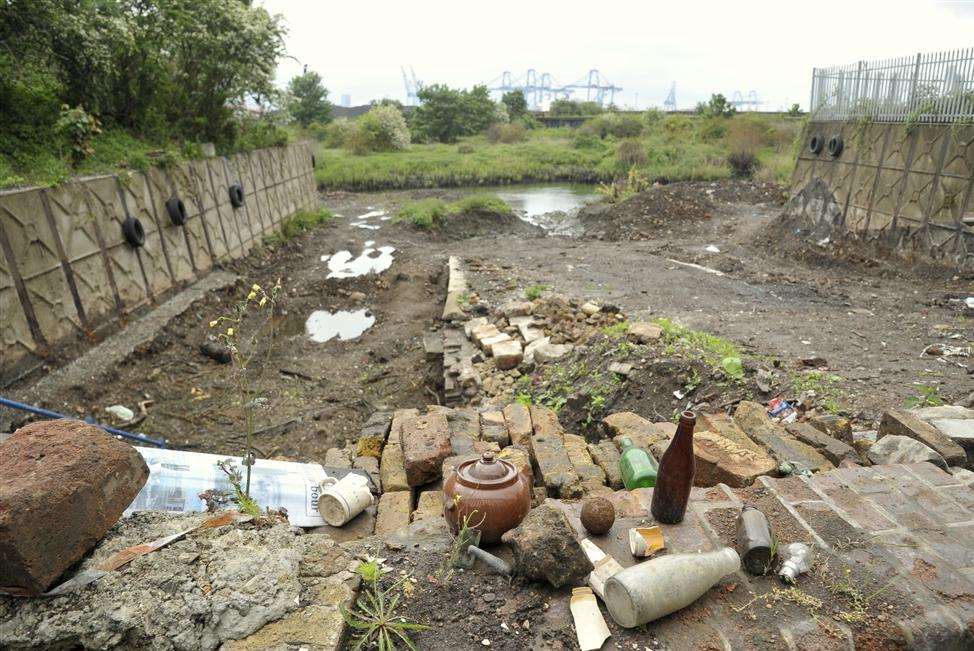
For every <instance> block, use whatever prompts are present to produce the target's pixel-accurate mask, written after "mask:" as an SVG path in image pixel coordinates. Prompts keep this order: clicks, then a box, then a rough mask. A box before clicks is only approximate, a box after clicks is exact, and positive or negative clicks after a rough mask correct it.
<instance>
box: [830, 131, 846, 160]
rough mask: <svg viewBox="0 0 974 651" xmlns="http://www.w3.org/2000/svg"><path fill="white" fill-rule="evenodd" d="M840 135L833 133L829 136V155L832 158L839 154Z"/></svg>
mask: <svg viewBox="0 0 974 651" xmlns="http://www.w3.org/2000/svg"><path fill="white" fill-rule="evenodd" d="M842 147H843V145H842V136H840V135H839V134H835V135H834V136H832V137H831V138H829V156H831V157H832V158H838V157H839V154H841V153H842Z"/></svg>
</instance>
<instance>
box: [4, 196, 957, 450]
mask: <svg viewBox="0 0 974 651" xmlns="http://www.w3.org/2000/svg"><path fill="white" fill-rule="evenodd" d="M462 192H463V191H461V190H450V191H430V190H423V191H405V192H385V193H368V194H353V193H331V194H328V195H324V196H323V197H322V203H323V205H325V206H327V207H328V208H329V209H331V210H332V211H333V212H334V213H336V215H339V216H337V217H336V218H335V219H334V221H333V222H331V223H330V224H327V225H324V226H321V227H318V228H317V229H315V230H313V231H312V232H309V233H306V234H303V235H301V236H299V237H298V238H296V239H295V240H293V241H291V242H289V243H286V244H283V245H280V246H278V247H276V248H265V249H262V250H258V251H256V252H254V253H253V254H252V255H251V256H249V257H248V258H246V259H244V260H241V261H237V262H235V263H233V264H231V266H230V268H231V270H233V271H234V272H236V273H237V274H239V276H240V278H241V281H240V282H239V283H238V285H237V287H235V288H232V289H231V290H227V291H225V292H222V293H218V294H215V295H211V296H209V297H208V298H207V299H206V300H204V301H202V302H201V303H199V304H197V305H195V306H194V307H193V308H192V309H190V310H189V311H188V312H186V313H185V314H183V315H182V316H181V317H179V318H177V319H175V320H174V321H173V322H172V323H171V324H170V325H169V326H168V327H167V328H165V329H164V331H163V332H162V334H161V335H160V336H159V337H157V338H156V340H155V341H153V342H152V343H151V344H150V345H149V346H146V347H144V348H143V349H141V350H139V351H138V353H137V354H136V355H135V356H134V357H133V358H131V359H130V360H128V361H127V362H126V363H124V364H122V365H121V366H120V367H118V368H117V369H116V370H115V371H114V372H113V373H112V374H111V375H110V377H104V378H102V379H101V381H100V382H97V383H92V384H90V385H87V386H83V387H75V388H74V389H72V390H71V391H70V392H69V394H67V395H65V396H64V397H63V398H62V399H61V400H59V401H56V403H54V404H50V405H48V406H51V407H54V408H57V409H63V410H65V411H67V412H69V413H78V414H82V415H89V414H90V415H93V416H95V417H96V418H99V419H105V418H106V415H105V413H104V412H103V409H104V408H105V407H107V406H109V405H113V404H123V405H127V406H129V407H130V408H132V409H136V407H137V405H138V404H139V403H140V402H143V401H147V400H151V401H152V403H151V404H149V405H148V406H147V410H146V412H147V417H146V418H145V419H144V420H143V421H142V422H141V423H140V424H139V425H138V427H136V428H135V429H138V430H139V431H143V432H145V433H147V434H152V435H156V436H163V437H165V438H168V439H169V440H170V441H171V443H172V445H173V446H174V447H179V448H183V449H192V450H199V451H207V452H216V453H221V454H222V453H228V454H229V453H236V452H239V451H240V448H241V445H242V437H243V432H244V427H243V425H242V423H243V417H242V409H241V404H242V400H241V398H240V395H239V392H238V391H236V390H235V388H234V383H233V381H232V378H231V376H230V375H229V373H228V367H227V366H225V365H221V364H218V363H216V362H214V361H213V360H211V359H209V358H207V357H205V356H203V355H202V354H200V352H199V346H200V344H202V343H204V342H205V341H206V340H207V338H208V337H211V336H212V331H211V329H210V328H209V327H208V323H209V322H210V321H211V320H212V319H214V318H216V317H218V316H219V315H221V314H226V313H228V312H229V310H230V309H231V308H232V305H233V304H235V303H236V302H238V301H239V300H241V299H242V298H243V297H244V296H245V295H246V293H247V292H248V291H249V287H250V285H251V283H254V282H256V283H259V284H261V285H262V286H264V287H270V286H271V285H273V284H274V282H275V281H276V280H277V279H281V282H282V285H283V287H284V296H283V297H282V298H281V300H280V301H279V305H278V310H277V316H276V317H275V320H274V324H275V327H276V329H277V332H278V333H279V334H278V335H277V337H276V339H275V341H274V346H273V348H272V349H271V351H270V353H269V354H268V353H266V351H264V352H262V354H261V355H260V356H259V357H258V358H257V360H256V361H255V366H254V368H255V369H262V370H261V372H260V373H259V375H260V379H259V380H258V382H257V385H256V386H257V389H258V391H257V393H258V394H259V395H262V396H264V397H266V398H267V402H266V403H265V404H264V406H263V408H262V409H261V410H259V411H258V414H257V423H256V429H257V431H258V433H257V435H256V438H255V443H256V447H257V448H258V454H260V455H261V456H267V457H275V456H277V457H286V458H292V459H299V460H321V458H322V457H323V455H324V451H325V450H326V449H327V448H329V447H331V446H334V445H342V444H344V443H345V441H346V440H354V439H355V438H356V435H357V432H358V429H359V427H360V426H361V425H362V424H363V422H364V421H365V419H366V418H367V417H368V416H369V415H370V414H371V413H372V412H373V411H375V410H377V409H380V408H403V407H421V406H423V405H426V404H431V403H435V402H437V401H438V400H439V396H438V390H439V389H440V388H441V387H440V382H441V378H442V375H441V373H442V371H441V369H440V368H439V367H438V365H437V363H436V362H431V361H427V359H426V356H425V353H424V349H423V345H422V338H423V334H424V333H426V332H428V331H429V330H430V328H431V327H434V326H435V324H436V318H437V316H438V314H439V312H440V310H441V307H442V297H443V291H444V283H445V278H444V274H443V269H444V266H445V262H446V259H447V256H449V255H457V256H460V257H461V258H462V259H463V260H464V262H465V265H466V267H467V269H468V271H469V275H470V279H469V280H470V284H471V286H472V289H473V290H474V291H476V292H477V293H478V295H479V297H480V299H481V300H482V301H486V302H487V303H488V304H489V305H493V306H496V305H500V304H502V303H503V302H505V301H506V300H509V299H510V298H512V297H516V296H520V295H522V294H523V291H524V290H525V288H527V287H530V286H534V285H543V286H544V287H545V291H546V293H555V292H557V293H560V294H564V295H567V296H570V297H573V298H578V299H588V300H594V301H599V302H604V303H610V304H613V305H616V306H618V307H619V308H620V309H621V310H622V311H623V312H624V313H625V314H626V315H627V316H628V317H629V318H630V319H634V318H656V317H667V318H670V319H673V320H676V321H678V322H680V323H682V324H684V325H687V326H690V327H693V328H697V329H701V330H706V331H709V332H712V333H714V334H716V335H719V336H721V337H723V338H726V339H729V340H731V341H733V342H735V343H737V344H738V345H739V346H740V347H741V349H742V350H743V351H744V352H745V354H746V355H747V356H748V358H750V359H751V362H752V364H753V363H755V362H754V360H757V361H758V362H760V363H762V364H764V366H766V367H767V368H769V369H771V370H772V371H773V374H774V378H775V379H774V386H773V387H772V391H771V393H770V394H768V395H773V394H775V393H777V392H781V391H785V392H788V391H791V390H792V389H793V384H794V377H799V378H801V377H803V375H802V372H801V371H800V363H799V360H801V359H803V358H811V357H820V358H823V359H824V360H825V367H824V369H821V368H820V369H818V372H820V373H822V374H823V375H824V376H825V377H827V380H825V381H822V380H821V379H819V380H816V383H812V384H811V386H812V388H813V389H818V390H819V393H822V392H823V391H824V392H826V393H828V394H829V397H830V399H831V400H832V406H833V408H839V409H841V410H842V411H843V412H845V413H846V414H848V415H851V416H854V417H856V418H857V419H858V420H859V421H860V424H861V426H863V427H868V426H869V425H870V424H871V422H872V421H873V420H874V419H875V418H877V417H878V416H880V415H881V412H882V410H883V409H885V408H889V407H894V406H901V405H903V404H904V402H905V401H906V400H907V399H909V398H910V397H911V396H916V395H918V394H919V393H920V391H921V389H920V387H919V386H918V385H923V386H924V387H930V388H929V389H925V390H926V391H928V392H930V391H934V390H935V391H936V392H937V394H938V395H939V397H940V398H941V399H943V400H944V401H946V402H955V401H961V400H963V399H965V398H966V397H967V396H968V395H969V394H970V393H971V392H972V390H974V376H972V375H971V374H970V372H969V369H972V368H974V362H972V361H971V359H970V358H964V357H949V358H945V357H930V356H925V355H921V352H922V351H923V350H924V348H925V347H926V346H928V345H929V344H932V343H947V344H952V345H962V346H963V345H970V339H971V338H972V327H971V326H972V321H971V319H970V318H969V317H967V316H965V315H964V314H963V311H962V304H961V303H960V302H958V301H951V300H950V299H952V298H955V299H956V298H958V297H962V296H967V295H971V294H974V282H972V279H971V278H970V277H963V278H962V277H958V276H955V275H952V274H951V273H950V272H949V271H940V272H932V271H931V270H930V269H925V270H923V272H919V271H911V269H910V268H907V267H904V266H902V265H900V264H899V263H897V262H895V261H890V260H882V259H872V258H867V257H864V256H856V257H850V256H844V257H842V258H836V257H833V256H831V255H829V253H828V252H827V251H825V250H818V249H817V248H816V247H815V246H814V245H811V246H806V245H801V246H798V245H797V243H795V242H792V241H783V240H782V239H781V236H780V234H778V233H776V232H772V231H770V230H769V228H768V227H769V224H770V223H771V222H772V221H773V220H774V218H775V217H776V215H778V214H779V213H780V205H781V203H782V201H783V199H784V194H783V192H782V191H781V189H780V188H777V187H775V186H769V185H752V184H747V183H739V182H725V183H720V184H715V183H693V184H683V183H680V184H671V185H668V186H662V187H658V188H654V189H653V190H651V191H650V192H649V193H647V194H644V195H641V196H637V197H635V198H633V199H630V200H628V201H626V202H623V203H620V204H616V205H612V206H607V205H603V204H592V205H590V206H588V207H587V208H584V209H583V210H582V212H581V214H580V216H579V218H578V222H579V224H580V226H581V228H582V229H583V234H582V235H581V236H578V237H566V236H551V235H546V234H545V233H544V231H542V230H541V229H539V228H537V227H535V226H531V225H528V224H524V223H521V222H518V221H515V222H511V221H510V220H507V221H499V222H497V223H496V224H495V228H496V229H497V230H496V231H495V232H493V233H491V234H489V235H483V234H482V233H483V232H484V230H485V229H484V228H483V226H482V224H472V223H471V220H470V219H469V218H467V219H465V220H464V221H463V222H459V223H457V224H455V225H452V226H451V225H449V224H448V225H447V226H446V227H445V228H444V230H443V231H441V232H439V233H435V234H430V233H427V232H424V231H421V230H417V229H415V228H412V227H410V226H407V225H405V224H397V223H395V222H394V221H393V220H392V219H390V217H391V216H392V215H394V214H395V212H396V211H397V209H398V208H399V207H400V206H401V205H402V204H403V203H405V202H407V201H409V200H413V199H416V198H424V197H428V196H442V197H444V198H445V199H447V200H453V199H455V198H456V197H458V196H460V195H461V194H462ZM383 211H384V212H383ZM368 213H372V214H371V215H369V216H367V217H365V218H364V219H361V218H360V216H362V215H367V214H368ZM380 213H381V214H380ZM620 225H621V226H620ZM576 232H577V231H576ZM369 242H371V244H370V246H372V247H373V248H377V247H381V246H391V247H395V249H396V250H395V252H394V253H393V254H392V255H393V257H394V261H393V262H392V265H391V267H390V268H389V269H387V270H385V271H383V272H382V273H380V274H378V275H374V274H372V275H366V276H363V277H358V278H327V276H328V274H329V267H328V264H327V262H323V261H322V256H329V255H332V254H334V253H336V252H337V251H339V250H342V249H346V250H348V251H350V252H351V254H352V257H355V256H358V255H359V253H361V252H362V250H363V248H365V247H366V243H369ZM708 247H709V249H710V250H709V251H708ZM714 248H716V249H718V250H719V253H717V252H712V251H713V249H714ZM688 263H689V264H688ZM691 265H699V266H697V267H695V266H691ZM700 267H706V269H701V268H700ZM708 269H709V271H708ZM714 271H716V272H719V274H718V273H714ZM363 309H364V310H367V311H368V314H369V315H370V316H374V317H375V324H374V325H373V326H372V327H371V328H369V329H367V330H365V332H364V333H363V334H362V335H361V336H360V337H358V338H356V339H352V340H348V341H343V340H340V339H338V338H335V339H332V340H330V341H328V342H326V343H315V342H313V341H310V340H309V338H308V336H307V335H306V333H305V320H306V319H307V317H308V316H309V315H310V314H311V313H312V312H313V311H315V310H329V311H334V310H350V311H352V310H363ZM262 351H263V349H262ZM635 361H636V362H637V366H640V364H639V361H640V360H635ZM820 363H821V362H820ZM643 366H644V367H645V368H646V369H649V370H646V371H645V372H644V373H643V374H642V375H639V374H638V373H637V374H636V375H635V376H634V378H633V379H632V380H631V381H630V386H629V389H628V390H627V392H626V393H625V395H622V396H620V397H619V400H618V404H617V405H615V406H616V407H618V408H627V409H634V410H636V411H640V407H641V406H643V405H645V406H646V409H647V410H650V411H652V412H654V413H647V414H645V415H646V416H647V417H651V418H656V417H660V416H662V417H667V416H669V415H670V414H671V413H672V410H673V409H676V408H678V407H680V404H681V403H680V401H678V400H677V399H676V398H673V397H672V395H671V394H672V391H673V390H674V386H677V385H678V384H679V382H677V383H674V382H673V378H674V376H675V375H678V374H679V373H681V372H683V373H686V372H688V371H692V365H691V364H689V363H687V364H683V365H682V366H681V365H680V364H677V366H678V368H675V369H673V372H671V371H670V370H669V368H670V367H669V366H667V362H666V360H660V359H654V360H645V362H644V364H643ZM654 378H655V379H654ZM657 382H658V384H657ZM826 385H827V386H826ZM19 389H20V390H24V387H19ZM792 392H793V391H792ZM711 393H713V392H711ZM725 393H727V392H723V393H721V394H720V396H719V397H720V398H722V397H723V395H724V394H725ZM640 396H642V398H640ZM712 397H714V404H716V405H717V406H719V403H720V400H719V399H718V396H717V395H716V394H714V396H712ZM759 397H760V396H759ZM764 397H767V395H766V396H764ZM692 399H693V396H690V397H689V398H688V399H687V400H692ZM568 420H569V422H571V421H572V419H568Z"/></svg>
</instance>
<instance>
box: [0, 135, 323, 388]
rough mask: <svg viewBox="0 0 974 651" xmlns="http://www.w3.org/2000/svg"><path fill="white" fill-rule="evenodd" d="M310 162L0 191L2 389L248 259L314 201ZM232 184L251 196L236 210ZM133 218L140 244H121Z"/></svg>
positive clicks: (267, 152) (291, 154)
mask: <svg viewBox="0 0 974 651" xmlns="http://www.w3.org/2000/svg"><path fill="white" fill-rule="evenodd" d="M311 157H312V149H311V145H310V144H309V143H299V144H295V145H291V146H288V147H282V148H272V149H262V150H258V151H254V152H251V153H247V154H236V155H234V156H231V157H228V158H227V157H216V158H208V159H205V160H199V161H192V162H189V163H185V164H183V165H180V166H177V167H175V168H171V169H155V168H154V169H150V170H149V171H148V172H145V173H141V172H132V173H119V174H117V175H111V176H98V177H87V178H79V179H74V180H72V181H69V182H67V183H64V184H62V185H58V186H56V187H52V188H40V187H32V188H26V189H17V190H10V191H4V192H0V315H2V317H3V318H2V319H0V381H2V380H6V379H9V378H13V377H16V374H17V373H19V372H20V371H21V369H23V368H25V367H28V366H30V365H31V364H32V363H33V362H36V360H37V359H38V358H39V357H43V356H44V355H46V354H47V352H48V350H49V349H50V348H51V347H52V346H55V345H57V344H59V343H61V342H64V341H65V340H68V339H70V338H72V337H74V338H78V337H81V338H84V337H89V338H90V337H92V336H93V334H94V333H95V331H96V330H97V329H98V328H99V327H101V326H103V325H105V324H107V323H110V322H112V321H114V320H117V319H119V318H123V317H124V316H125V315H126V314H128V313H130V312H131V311H132V310H135V309H137V308H139V307H142V306H145V305H151V304H154V303H157V302H159V301H160V299H161V298H162V297H164V296H165V295H166V294H167V293H169V292H171V291H173V290H174V289H178V288H180V287H182V286H185V285H186V284H188V283H191V282H193V281H194V280H195V279H197V278H200V277H202V276H204V275H205V274H206V273H208V272H209V270H210V269H211V268H212V267H213V266H214V265H215V264H218V263H219V262H220V261H223V260H228V259H234V258H239V257H241V256H244V255H246V254H247V253H248V252H249V251H250V249H251V248H253V246H254V245H255V244H257V243H259V242H260V241H261V239H262V238H263V237H264V236H266V235H268V234H270V233H272V232H274V231H275V230H276V229H277V228H278V226H279V225H280V223H281V221H282V220H283V219H285V218H286V217H288V216H290V215H292V214H294V213H295V212H296V211H298V210H300V209H304V208H309V207H311V206H313V205H314V201H315V182H314V173H313V172H314V170H313V165H312V160H311ZM234 183H240V184H241V185H242V186H243V188H244V193H245V201H244V204H243V205H242V206H240V207H239V208H234V207H233V206H232V205H231V202H230V196H229V190H228V187H229V186H230V185H232V184H234ZM171 197H179V198H180V199H182V200H183V202H184V203H185V205H186V209H187V213H188V219H187V221H186V223H185V224H184V225H182V226H177V225H174V224H173V223H172V221H171V220H170V218H169V216H168V213H167V211H166V205H165V204H166V201H167V200H168V199H170V198H171ZM129 215H130V216H132V217H135V218H137V219H139V220H140V221H141V223H142V226H143V228H144V230H145V245H144V246H142V247H139V248H134V247H132V246H130V245H129V244H128V243H127V242H126V241H125V238H124V236H123V233H122V222H123V220H125V218H126V216H129Z"/></svg>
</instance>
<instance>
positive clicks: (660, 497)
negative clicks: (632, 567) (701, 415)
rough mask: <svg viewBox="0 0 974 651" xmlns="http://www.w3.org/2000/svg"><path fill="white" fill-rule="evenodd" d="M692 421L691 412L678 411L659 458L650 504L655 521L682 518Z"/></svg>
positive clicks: (689, 467)
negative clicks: (675, 421) (665, 446)
mask: <svg viewBox="0 0 974 651" xmlns="http://www.w3.org/2000/svg"><path fill="white" fill-rule="evenodd" d="M696 423H697V415H696V414H695V413H693V412H692V411H685V412H683V413H682V414H680V424H679V425H677V427H676V434H674V435H673V440H672V441H670V446H669V447H668V448H666V452H664V453H663V458H662V459H660V462H659V474H658V475H657V476H656V488H654V489H653V503H652V506H651V507H650V510H651V511H652V513H653V517H654V518H655V519H656V521H657V522H662V523H664V524H676V523H678V522H682V521H683V514H684V513H686V510H687V502H688V501H689V499H690V488H691V487H692V486H693V473H694V470H695V468H694V462H693V426H694V425H696Z"/></svg>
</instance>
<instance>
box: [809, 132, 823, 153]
mask: <svg viewBox="0 0 974 651" xmlns="http://www.w3.org/2000/svg"><path fill="white" fill-rule="evenodd" d="M823 146H825V138H823V137H822V134H820V133H816V134H815V135H814V136H812V137H811V138H809V139H808V150H809V151H810V152H812V153H813V154H818V153H820V152H821V151H822V147H823Z"/></svg>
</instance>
